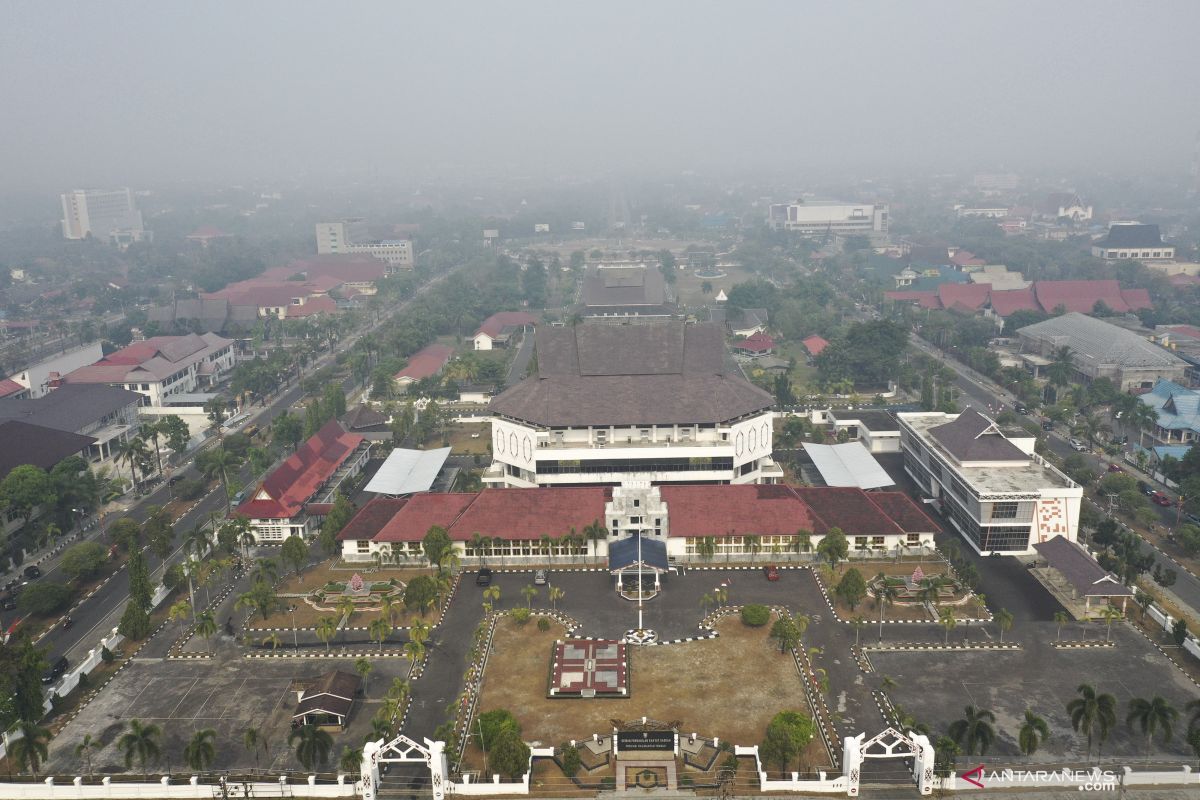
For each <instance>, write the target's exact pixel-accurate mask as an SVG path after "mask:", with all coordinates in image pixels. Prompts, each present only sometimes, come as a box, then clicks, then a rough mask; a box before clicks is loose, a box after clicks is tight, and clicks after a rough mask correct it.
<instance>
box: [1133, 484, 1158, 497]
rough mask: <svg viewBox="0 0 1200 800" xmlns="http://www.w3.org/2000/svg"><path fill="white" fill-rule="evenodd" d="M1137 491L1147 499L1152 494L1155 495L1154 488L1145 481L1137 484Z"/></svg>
mask: <svg viewBox="0 0 1200 800" xmlns="http://www.w3.org/2000/svg"><path fill="white" fill-rule="evenodd" d="M1137 490H1138V491H1139V492H1141V493H1142V494H1144V495H1146V497H1149V496H1151V495H1152V494H1154V487H1153V486H1151V485H1150V484H1148V483H1146V482H1145V481H1138V482H1137Z"/></svg>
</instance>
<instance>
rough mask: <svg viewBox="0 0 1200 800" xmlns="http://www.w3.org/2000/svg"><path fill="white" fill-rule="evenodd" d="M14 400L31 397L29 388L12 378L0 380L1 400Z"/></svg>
mask: <svg viewBox="0 0 1200 800" xmlns="http://www.w3.org/2000/svg"><path fill="white" fill-rule="evenodd" d="M5 397H8V398H12V399H14V400H17V399H20V398H22V397H29V388H28V387H26V386H22V385H21V384H19V383H17V382H16V381H14V380H13V379H12V378H5V379H4V380H0V398H5Z"/></svg>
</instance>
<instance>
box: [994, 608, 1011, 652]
mask: <svg viewBox="0 0 1200 800" xmlns="http://www.w3.org/2000/svg"><path fill="white" fill-rule="evenodd" d="M1012 626H1013V615H1012V612H1011V611H1009V610H1008V609H1007V608H1002V609H1000V610H999V611H997V612H996V627H997V628H999V629H1000V642H1001V644H1003V643H1004V632H1005V631H1007V630H1012Z"/></svg>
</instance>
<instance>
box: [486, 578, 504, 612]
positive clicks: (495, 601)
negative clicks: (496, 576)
mask: <svg viewBox="0 0 1200 800" xmlns="http://www.w3.org/2000/svg"><path fill="white" fill-rule="evenodd" d="M483 599H484V600H485V601H486V602H488V603H491V604H492V607H493V608H495V607H496V606H499V605H500V587H499V586H497V585H496V584H494V583H493V584H492V585H491V586H489V587H487V588H486V589H484V590H483Z"/></svg>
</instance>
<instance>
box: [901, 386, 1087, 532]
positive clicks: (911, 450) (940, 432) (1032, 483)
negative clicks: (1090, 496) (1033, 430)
mask: <svg viewBox="0 0 1200 800" xmlns="http://www.w3.org/2000/svg"><path fill="white" fill-rule="evenodd" d="M898 417H899V420H900V449H901V451H902V452H903V453H904V469H905V471H906V472H908V474H909V475H910V476H912V478H913V480H915V481H916V482H917V486H918V487H919V489H920V491H921V493H922V494H924V495H926V496H928V497H929V498H930V499H931V503H932V505H933V506H934V507H936V508H939V509H940V510H941V511H942V512H943V513H944V514H945V516H946V518H947V519H948V520H949V521H950V523H951V524H952V525H953V526H954V527H955V528H957V529H958V531H959V533H961V534H962V535H963V538H965V539H966V540H967V542H968V543H969V544H970V545H971V547H973V548H974V549H975V550H976V551H977V552H979V553H981V554H983V555H988V554H991V553H1000V554H1004V555H1019V554H1032V553H1033V552H1035V551H1034V549H1033V545H1034V544H1035V543H1039V542H1045V541H1049V540H1050V539H1052V538H1054V537H1055V536H1062V537H1064V538H1066V539H1069V540H1071V541H1075V540H1076V539H1077V537H1078V533H1079V506H1080V503H1081V502H1082V500H1083V488H1082V487H1081V486H1079V484H1077V483H1075V482H1074V481H1072V480H1071V479H1070V478H1068V477H1067V476H1066V475H1064V474H1063V473H1062V472H1059V471H1058V470H1057V469H1056V468H1055V467H1053V466H1052V465H1051V464H1049V463H1048V462H1047V461H1045V460H1044V459H1042V457H1041V456H1039V455H1037V454H1036V453H1034V451H1033V444H1034V438H1033V437H1032V436H1029V437H1021V438H1009V437H1007V436H1005V435H1004V434H1003V433H1002V432H1001V431H1000V429H999V428H997V427H996V423H995V422H993V421H992V420H991V419H989V418H988V417H985V416H984V415H982V414H980V413H979V412H978V411H975V410H974V409H972V408H968V409H966V410H965V411H963V412H962V413H960V414H945V413H941V412H914V413H901V414H899V415H898Z"/></svg>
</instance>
